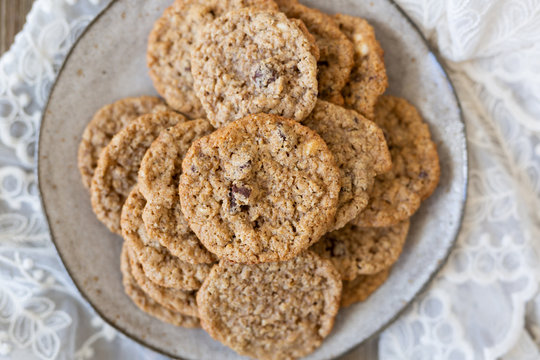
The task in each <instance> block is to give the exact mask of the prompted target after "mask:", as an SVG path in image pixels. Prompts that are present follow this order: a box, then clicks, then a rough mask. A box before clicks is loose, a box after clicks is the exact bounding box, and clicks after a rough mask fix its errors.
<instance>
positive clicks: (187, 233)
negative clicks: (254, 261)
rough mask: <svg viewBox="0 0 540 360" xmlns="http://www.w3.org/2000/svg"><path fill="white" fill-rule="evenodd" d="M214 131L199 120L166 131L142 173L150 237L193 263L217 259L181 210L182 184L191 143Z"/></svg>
mask: <svg viewBox="0 0 540 360" xmlns="http://www.w3.org/2000/svg"><path fill="white" fill-rule="evenodd" d="M212 130H213V128H212V126H210V124H209V123H208V121H206V120H204V119H199V120H193V121H188V122H185V123H180V124H178V125H176V126H174V127H171V128H169V129H167V130H164V131H162V132H161V134H160V135H159V136H158V138H157V139H156V140H155V141H154V142H153V143H152V145H151V146H150V148H149V149H148V151H147V152H146V154H145V155H144V158H143V160H142V162H141V168H140V170H139V178H138V179H139V180H138V186H139V190H140V192H141V194H142V195H143V196H144V198H145V199H146V200H147V204H146V206H145V208H144V212H143V215H142V216H143V220H144V224H145V226H146V231H147V233H148V236H150V238H152V239H155V240H157V241H158V242H159V243H160V244H161V245H163V246H165V247H166V248H167V249H168V250H169V251H170V252H171V254H172V255H174V256H177V257H178V258H180V260H183V261H187V262H189V263H192V264H198V263H212V262H215V261H216V260H217V259H216V257H215V256H214V255H213V254H212V253H210V252H209V251H208V250H206V248H205V247H204V246H203V245H202V244H201V242H200V241H199V239H198V238H197V236H196V235H195V234H194V233H193V232H192V231H191V229H190V228H189V225H188V223H187V221H186V219H185V218H184V214H183V213H182V209H181V208H180V200H179V198H178V181H179V178H180V174H181V173H182V160H183V158H184V155H185V153H186V152H187V150H188V149H189V147H190V146H191V143H192V142H193V141H194V140H196V139H198V138H200V137H202V136H204V135H208V134H210V133H211V132H212Z"/></svg>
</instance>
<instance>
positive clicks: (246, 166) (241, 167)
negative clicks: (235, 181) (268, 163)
mask: <svg viewBox="0 0 540 360" xmlns="http://www.w3.org/2000/svg"><path fill="white" fill-rule="evenodd" d="M250 166H251V160H248V161H247V162H246V163H244V164H242V165H240V170H245V169H247V168H248V167H250Z"/></svg>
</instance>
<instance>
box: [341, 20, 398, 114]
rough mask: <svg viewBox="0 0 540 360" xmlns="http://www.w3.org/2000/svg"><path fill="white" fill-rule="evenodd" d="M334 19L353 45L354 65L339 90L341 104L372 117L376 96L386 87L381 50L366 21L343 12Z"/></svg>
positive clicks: (371, 28) (386, 81) (386, 80)
mask: <svg viewBox="0 0 540 360" xmlns="http://www.w3.org/2000/svg"><path fill="white" fill-rule="evenodd" d="M334 20H335V21H336V22H337V24H338V25H339V28H340V29H341V31H342V32H343V33H344V34H345V35H346V36H347V37H348V38H349V39H350V40H351V41H352V43H353V45H354V66H353V68H352V71H351V75H350V79H349V81H348V83H347V85H346V86H345V87H344V88H343V91H342V93H343V97H344V99H345V105H346V106H347V107H350V108H352V109H355V110H356V111H358V112H359V113H360V114H362V115H364V116H365V117H367V118H368V119H373V116H374V107H375V103H376V102H377V98H378V97H379V96H380V95H382V94H383V93H384V91H385V90H386V88H387V87H388V78H387V76H386V68H385V66H384V52H383V49H382V48H381V45H380V44H379V42H378V41H377V39H376V38H375V31H374V30H373V27H372V26H371V25H369V23H368V22H367V21H366V20H364V19H362V18H359V17H354V16H349V15H343V14H337V15H334Z"/></svg>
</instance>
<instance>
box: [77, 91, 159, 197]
mask: <svg viewBox="0 0 540 360" xmlns="http://www.w3.org/2000/svg"><path fill="white" fill-rule="evenodd" d="M167 109H168V108H167V105H165V103H164V102H163V100H161V99H159V98H157V97H154V96H140V97H131V98H125V99H121V100H118V101H116V102H114V103H112V104H109V105H106V106H104V107H102V108H101V109H99V110H98V111H97V112H96V113H95V115H94V117H93V118H92V120H90V122H89V123H88V125H86V128H85V129H84V132H83V135H82V140H81V143H80V145H79V153H78V164H79V171H80V173H81V178H82V182H83V184H84V186H85V187H86V188H87V189H90V185H91V184H92V176H94V170H95V169H96V166H97V163H98V159H99V154H100V153H101V151H102V150H103V148H105V146H107V145H108V144H109V142H110V141H111V139H112V138H113V136H114V135H116V133H118V132H119V131H120V130H122V129H123V128H124V127H125V126H126V125H127V124H129V123H130V122H131V121H132V120H134V119H136V118H138V117H139V116H141V115H144V114H148V113H150V112H158V111H166V110H167Z"/></svg>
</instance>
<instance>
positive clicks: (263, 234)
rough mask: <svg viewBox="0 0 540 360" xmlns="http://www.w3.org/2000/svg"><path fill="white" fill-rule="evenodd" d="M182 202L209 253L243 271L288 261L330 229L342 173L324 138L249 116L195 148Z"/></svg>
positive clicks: (289, 123)
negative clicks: (248, 266)
mask: <svg viewBox="0 0 540 360" xmlns="http://www.w3.org/2000/svg"><path fill="white" fill-rule="evenodd" d="M182 169H183V173H182V176H181V178H180V201H181V203H182V210H183V212H184V215H185V216H186V218H187V220H188V223H189V225H190V226H191V229H192V230H193V231H194V232H195V234H197V236H198V237H199V239H200V240H201V242H202V243H203V244H204V245H205V246H206V248H208V249H209V250H210V251H211V252H213V253H215V254H217V255H218V256H219V257H224V258H227V259H229V260H231V261H236V262H242V263H259V262H268V261H278V260H288V259H290V258H292V257H294V256H296V255H297V254H298V253H299V252H301V251H302V250H303V249H305V248H307V247H308V246H310V245H311V244H313V243H314V242H316V241H317V240H318V239H319V238H320V237H321V236H322V235H323V234H324V233H325V232H326V231H327V230H328V228H329V226H331V225H332V222H333V219H334V216H335V212H336V207H337V200H338V193H339V184H340V181H339V171H338V169H337V167H336V165H335V160H334V157H333V156H332V154H331V152H330V151H329V150H328V147H327V146H326V144H325V142H324V141H323V139H321V137H320V136H319V135H317V134H316V133H315V132H314V131H312V130H310V129H309V128H307V127H305V126H302V125H300V124H299V123H297V122H296V121H294V120H291V119H286V118H283V117H280V116H277V115H269V114H258V115H249V116H247V117H245V118H243V119H241V120H237V121H235V122H233V123H231V124H229V125H228V126H227V127H224V128H221V129H219V130H217V131H216V132H214V133H212V134H211V135H209V136H206V137H203V138H201V139H199V140H197V141H195V142H194V143H193V145H192V146H191V148H190V149H189V151H188V153H187V155H186V157H185V158H184V162H183V163H182Z"/></svg>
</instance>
